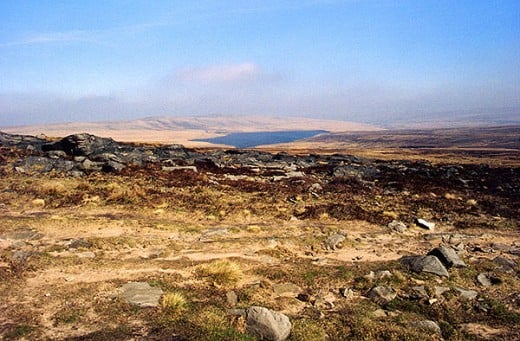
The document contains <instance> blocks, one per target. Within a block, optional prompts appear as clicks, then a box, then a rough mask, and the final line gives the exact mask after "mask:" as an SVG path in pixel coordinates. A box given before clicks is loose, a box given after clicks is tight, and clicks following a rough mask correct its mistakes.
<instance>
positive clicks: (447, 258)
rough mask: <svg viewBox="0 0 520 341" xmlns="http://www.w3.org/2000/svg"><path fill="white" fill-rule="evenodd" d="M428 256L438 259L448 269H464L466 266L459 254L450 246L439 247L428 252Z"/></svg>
mask: <svg viewBox="0 0 520 341" xmlns="http://www.w3.org/2000/svg"><path fill="white" fill-rule="evenodd" d="M428 255H431V256H435V257H437V258H438V259H439V260H440V261H441V262H442V264H444V266H445V267H447V268H448V269H449V268H451V267H456V268H463V267H465V266H466V263H464V261H463V260H462V259H460V257H459V255H458V254H457V252H455V250H454V249H452V248H451V247H448V246H441V247H437V248H435V249H433V250H431V251H430V252H428Z"/></svg>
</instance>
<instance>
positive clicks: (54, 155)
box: [47, 150, 67, 159]
mask: <svg viewBox="0 0 520 341" xmlns="http://www.w3.org/2000/svg"><path fill="white" fill-rule="evenodd" d="M47 155H48V156H49V157H50V158H51V159H59V158H64V157H66V156H67V153H65V152H64V151H63V150H51V151H50V152H48V153H47Z"/></svg>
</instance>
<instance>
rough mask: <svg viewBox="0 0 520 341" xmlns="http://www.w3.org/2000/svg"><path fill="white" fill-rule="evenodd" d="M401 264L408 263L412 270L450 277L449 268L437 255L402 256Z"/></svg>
mask: <svg viewBox="0 0 520 341" xmlns="http://www.w3.org/2000/svg"><path fill="white" fill-rule="evenodd" d="M401 264H404V265H407V266H408V267H409V268H410V270H412V271H414V272H417V273H420V272H429V273H432V274H434V275H438V276H444V277H449V274H448V270H446V268H445V267H444V265H442V263H441V261H440V260H439V259H438V258H437V257H435V256H431V255H429V256H405V257H402V258H401Z"/></svg>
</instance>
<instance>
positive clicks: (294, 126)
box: [0, 115, 381, 147]
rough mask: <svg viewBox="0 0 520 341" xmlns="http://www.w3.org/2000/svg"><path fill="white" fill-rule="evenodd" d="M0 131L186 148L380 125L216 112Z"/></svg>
mask: <svg viewBox="0 0 520 341" xmlns="http://www.w3.org/2000/svg"><path fill="white" fill-rule="evenodd" d="M0 130H2V131H4V132H7V133H12V134H25V135H38V134H45V135H47V136H50V137H64V136H67V135H71V134H75V133H81V132H88V133H91V134H94V135H98V136H103V137H111V138H113V139H114V140H116V141H121V142H148V143H167V144H172V143H175V144H182V145H184V146H186V147H211V146H213V147H214V146H217V145H215V144H211V143H207V142H201V141H194V140H196V139H199V140H200V139H208V138H214V137H221V136H225V135H227V134H229V133H248V132H276V131H308V130H324V131H328V132H344V131H377V130H381V128H379V127H376V126H373V125H369V124H363V123H356V122H347V121H335V120H322V119H313V118H302V117H286V118H278V117H269V116H224V115H222V116H219V115H216V116H194V117H166V116H165V117H149V118H143V119H137V120H131V121H116V122H92V123H88V122H83V123H60V124H45V125H31V126H17V127H4V128H1V129H0ZM228 147H229V146H228Z"/></svg>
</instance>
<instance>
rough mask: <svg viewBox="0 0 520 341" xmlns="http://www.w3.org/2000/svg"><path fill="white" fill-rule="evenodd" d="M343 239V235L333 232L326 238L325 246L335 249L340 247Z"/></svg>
mask: <svg viewBox="0 0 520 341" xmlns="http://www.w3.org/2000/svg"><path fill="white" fill-rule="evenodd" d="M344 241H345V236H344V235H342V234H339V233H336V234H333V235H331V236H329V238H327V241H326V246H327V249H329V250H336V249H338V248H339V247H341V243H343V242H344Z"/></svg>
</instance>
